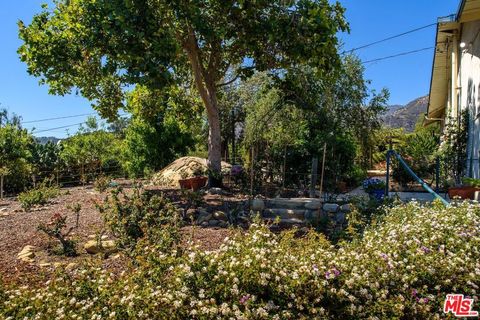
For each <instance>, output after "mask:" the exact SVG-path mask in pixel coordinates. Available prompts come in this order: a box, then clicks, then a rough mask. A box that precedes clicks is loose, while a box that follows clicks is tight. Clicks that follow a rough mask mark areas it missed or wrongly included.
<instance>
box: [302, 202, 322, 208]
mask: <svg viewBox="0 0 480 320" xmlns="http://www.w3.org/2000/svg"><path fill="white" fill-rule="evenodd" d="M321 206H322V203H321V202H320V200H312V201H308V202H307V203H305V209H308V210H316V209H320V208H321Z"/></svg>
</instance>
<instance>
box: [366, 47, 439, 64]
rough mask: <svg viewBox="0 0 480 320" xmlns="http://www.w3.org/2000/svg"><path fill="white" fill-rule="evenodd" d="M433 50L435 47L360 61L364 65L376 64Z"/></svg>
mask: <svg viewBox="0 0 480 320" xmlns="http://www.w3.org/2000/svg"><path fill="white" fill-rule="evenodd" d="M434 48H435V47H427V48H422V49H417V50H412V51H406V52H401V53H397V54H394V55H391V56H386V57H381V58H376V59H372V60H367V61H362V63H363V64H366V63H370V62H377V61H381V60H386V59H391V58H396V57H400V56H406V55H409V54H412V53H417V52H421V51H426V50H430V49H434Z"/></svg>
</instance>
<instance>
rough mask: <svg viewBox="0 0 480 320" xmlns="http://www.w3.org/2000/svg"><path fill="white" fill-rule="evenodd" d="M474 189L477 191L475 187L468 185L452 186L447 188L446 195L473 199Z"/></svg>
mask: <svg viewBox="0 0 480 320" xmlns="http://www.w3.org/2000/svg"><path fill="white" fill-rule="evenodd" d="M475 191H477V188H475V187H470V186H461V187H453V188H448V196H449V197H450V199H453V198H460V199H471V200H473V198H474V196H475Z"/></svg>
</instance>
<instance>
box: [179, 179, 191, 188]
mask: <svg viewBox="0 0 480 320" xmlns="http://www.w3.org/2000/svg"><path fill="white" fill-rule="evenodd" d="M178 183H179V184H180V188H181V189H191V188H192V180H190V179H180V180H178Z"/></svg>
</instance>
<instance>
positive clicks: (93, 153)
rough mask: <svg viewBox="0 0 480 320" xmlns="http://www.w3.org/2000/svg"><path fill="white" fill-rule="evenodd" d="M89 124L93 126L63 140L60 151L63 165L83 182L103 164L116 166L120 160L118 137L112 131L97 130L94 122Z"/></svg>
mask: <svg viewBox="0 0 480 320" xmlns="http://www.w3.org/2000/svg"><path fill="white" fill-rule="evenodd" d="M92 119H94V118H92ZM92 121H93V120H92ZM91 125H93V127H87V128H82V129H81V130H80V131H79V132H78V133H77V134H75V135H73V136H71V137H69V138H68V139H66V140H63V141H62V150H61V152H60V158H61V159H62V161H63V162H64V163H65V166H67V167H68V168H70V169H71V170H73V172H74V173H75V174H76V173H78V174H79V175H80V177H81V179H82V180H83V181H85V182H87V181H89V180H91V179H92V178H93V176H95V175H96V174H98V171H100V170H101V169H102V168H103V167H104V166H105V167H107V168H108V167H118V166H119V161H120V157H119V153H120V141H119V139H118V138H116V137H115V135H114V134H113V133H110V132H106V131H104V130H98V128H97V127H96V124H94V123H91Z"/></svg>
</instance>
